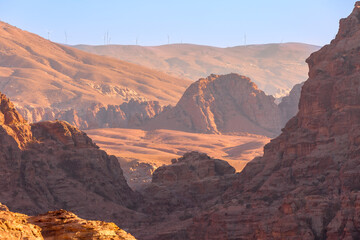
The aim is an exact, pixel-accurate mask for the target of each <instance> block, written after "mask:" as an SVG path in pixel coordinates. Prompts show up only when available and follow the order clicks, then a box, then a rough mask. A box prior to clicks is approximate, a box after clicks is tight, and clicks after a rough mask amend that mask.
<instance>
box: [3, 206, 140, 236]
mask: <svg viewBox="0 0 360 240" xmlns="http://www.w3.org/2000/svg"><path fill="white" fill-rule="evenodd" d="M0 238H1V239H3V240H13V239H28V240H51V239H59V240H61V239H64V240H65V239H104V240H105V239H114V240H133V239H135V238H134V237H133V236H132V235H131V234H128V233H126V232H125V231H124V230H122V229H120V228H119V227H117V226H116V225H115V224H114V223H107V222H101V221H88V220H84V219H81V218H79V217H78V216H76V215H75V214H73V213H71V212H68V211H65V210H57V211H51V212H47V213H45V214H41V215H38V216H27V215H25V214H20V213H14V212H10V211H9V210H8V208H7V207H6V206H5V205H2V204H0Z"/></svg>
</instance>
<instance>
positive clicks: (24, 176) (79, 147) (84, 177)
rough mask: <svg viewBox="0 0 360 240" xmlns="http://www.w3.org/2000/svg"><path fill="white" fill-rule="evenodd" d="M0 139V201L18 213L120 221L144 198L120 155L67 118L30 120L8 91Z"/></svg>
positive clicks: (0, 108)
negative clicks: (128, 176)
mask: <svg viewBox="0 0 360 240" xmlns="http://www.w3.org/2000/svg"><path fill="white" fill-rule="evenodd" d="M0 143H1V144H0V166H1V168H0V175H1V176H2V180H1V181H0V189H1V191H0V200H1V201H2V202H3V203H5V204H6V205H8V206H9V207H10V208H11V209H12V210H14V211H18V212H22V213H26V214H31V215H35V214H39V213H41V212H45V211H48V210H51V209H61V208H63V209H67V210H71V211H74V212H75V213H76V214H79V215H80V216H82V217H87V218H97V219H100V220H113V221H116V222H117V223H119V222H121V220H122V219H124V218H126V217H127V214H130V213H131V212H132V211H131V210H130V209H129V208H135V207H136V205H137V203H138V202H139V199H140V198H139V195H138V194H136V193H134V192H133V191H132V190H131V189H130V188H129V186H128V185H127V183H126V180H125V178H124V176H123V173H122V169H121V168H120V165H119V163H118V161H117V159H116V157H114V156H109V155H107V154H106V153H105V152H104V151H102V150H99V149H98V147H97V146H96V145H95V144H94V143H93V142H92V140H91V139H90V138H89V137H87V136H86V134H85V133H83V132H81V131H79V130H78V129H76V128H75V127H73V126H71V125H69V124H68V123H66V122H61V121H48V122H41V123H36V124H31V125H30V124H28V123H27V122H26V121H25V120H23V118H22V117H21V115H20V114H19V113H18V112H17V111H16V110H15V108H14V106H13V104H12V103H11V102H10V101H9V100H8V99H7V98H6V97H5V96H4V95H3V94H1V95H0ZM119 212H122V214H121V216H119V215H118V214H119ZM131 214H132V213H131Z"/></svg>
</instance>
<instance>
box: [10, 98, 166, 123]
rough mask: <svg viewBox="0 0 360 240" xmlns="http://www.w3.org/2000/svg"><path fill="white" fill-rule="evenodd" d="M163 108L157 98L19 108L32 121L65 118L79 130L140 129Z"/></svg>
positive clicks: (64, 119)
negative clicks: (119, 103)
mask: <svg viewBox="0 0 360 240" xmlns="http://www.w3.org/2000/svg"><path fill="white" fill-rule="evenodd" d="M163 109H164V107H162V106H160V104H159V102H157V101H137V100H130V101H129V102H125V103H123V104H121V105H107V106H103V105H102V104H92V105H90V106H88V107H84V108H82V109H74V108H71V109H67V110H61V109H58V108H43V107H30V106H25V107H17V110H18V111H19V112H20V113H21V115H23V116H24V118H25V119H26V120H28V121H29V122H40V121H54V120H57V119H58V120H63V121H67V122H68V123H70V124H72V125H74V126H76V127H78V128H79V129H94V128H140V127H141V126H142V125H143V124H144V123H145V122H146V121H147V120H149V119H150V118H153V117H155V116H157V115H158V114H159V113H160V112H162V111H163Z"/></svg>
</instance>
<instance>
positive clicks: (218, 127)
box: [145, 73, 281, 136]
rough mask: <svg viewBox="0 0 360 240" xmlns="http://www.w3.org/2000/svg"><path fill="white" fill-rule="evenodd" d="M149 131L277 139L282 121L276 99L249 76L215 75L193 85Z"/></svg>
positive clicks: (154, 121)
mask: <svg viewBox="0 0 360 240" xmlns="http://www.w3.org/2000/svg"><path fill="white" fill-rule="evenodd" d="M145 128H146V129H161V128H162V129H164V128H165V129H173V130H181V131H188V132H200V133H238V132H242V133H243V132H248V133H253V134H261V135H266V136H274V135H276V134H278V133H279V131H280V129H281V120H280V110H279V108H278V106H277V105H276V104H275V102H274V98H273V97H272V96H268V95H266V94H265V93H264V92H263V91H261V90H259V89H258V88H257V86H256V84H255V83H253V82H252V81H251V80H250V79H249V78H248V77H245V76H242V75H239V74H235V73H231V74H226V75H215V74H211V75H210V76H209V77H207V78H201V79H199V80H198V81H196V82H194V83H193V84H191V85H190V87H189V88H188V89H187V90H186V91H185V93H184V94H183V96H182V97H181V99H180V100H179V102H178V103H177V105H176V106H175V107H174V108H172V109H169V110H168V111H164V112H163V113H161V114H159V115H158V116H157V117H155V118H154V119H152V120H151V121H150V122H149V123H147V126H146V127H145Z"/></svg>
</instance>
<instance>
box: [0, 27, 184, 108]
mask: <svg viewBox="0 0 360 240" xmlns="http://www.w3.org/2000/svg"><path fill="white" fill-rule="evenodd" d="M189 84H190V81H187V80H183V79H179V78H175V77H173V76H169V75H167V74H164V73H162V72H159V71H154V70H151V69H148V68H146V67H142V66H139V65H135V64H132V63H127V62H124V61H120V60H116V59H113V58H109V57H103V56H97V55H94V54H90V53H86V52H83V51H80V50H78V49H75V48H72V47H69V46H65V45H61V44H57V43H53V42H51V41H48V40H46V39H44V38H41V37H39V36H38V35H35V34H32V33H29V32H27V31H23V30H21V29H18V28H16V27H14V26H11V25H10V24H7V23H4V22H0V91H2V92H3V93H5V94H7V96H9V97H10V98H11V99H12V100H13V102H14V104H15V105H16V106H22V107H24V106H26V105H28V106H30V107H44V108H46V107H51V108H57V109H62V110H63V109H65V110H67V109H69V108H75V109H79V108H83V107H84V106H85V107H88V106H89V105H90V104H94V103H95V104H98V103H100V104H103V105H105V106H107V105H108V104H112V105H119V104H121V103H123V102H128V101H129V100H131V99H133V100H138V101H144V100H149V101H159V102H160V103H161V104H162V105H167V104H175V103H176V102H177V100H178V99H179V98H180V96H181V94H182V93H183V91H184V90H185V88H186V87H187V86H188V85H189Z"/></svg>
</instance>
